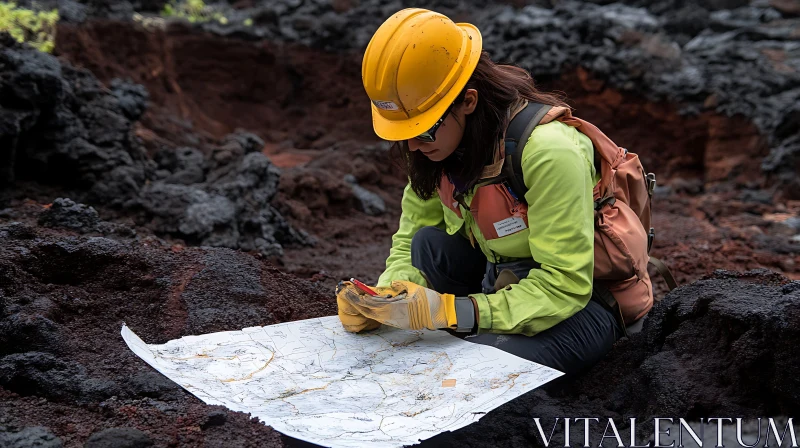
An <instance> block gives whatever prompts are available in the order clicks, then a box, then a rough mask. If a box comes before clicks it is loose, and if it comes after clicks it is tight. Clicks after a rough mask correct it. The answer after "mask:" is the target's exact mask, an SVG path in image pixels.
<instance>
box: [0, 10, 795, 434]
mask: <svg viewBox="0 0 800 448" xmlns="http://www.w3.org/2000/svg"><path fill="white" fill-rule="evenodd" d="M23 3H24V2H23ZM44 3H47V2H44ZM51 3H53V5H55V6H58V7H59V8H60V10H61V12H62V17H63V21H62V23H61V24H60V25H59V38H58V41H57V49H56V54H57V56H59V57H58V58H55V57H52V56H49V55H44V54H41V53H35V52H33V51H31V50H29V49H27V48H24V47H22V46H20V45H17V44H15V43H13V42H12V41H11V40H10V39H8V38H6V37H0V91H2V95H0V183H2V187H0V254H2V255H1V256H0V397H2V399H1V400H0V447H4V446H15V447H16V446H25V447H27V446H53V447H55V446H83V445H84V444H85V445H86V446H92V447H100V446H131V447H133V446H150V445H154V446H199V445H203V446H273V445H274V446H282V445H288V446H305V444H304V443H301V442H298V441H295V440H293V439H290V438H287V437H285V436H281V435H280V434H278V433H276V432H274V431H272V430H271V429H270V428H269V427H266V426H264V425H263V424H261V423H259V422H256V421H253V420H250V419H249V418H248V416H247V415H244V414H241V413H235V412H228V411H226V410H225V409H222V408H219V407H210V406H206V405H204V404H202V403H201V402H200V401H199V400H197V399H196V398H194V397H193V396H191V395H189V394H188V393H186V392H184V391H183V390H182V389H180V388H179V387H178V386H177V385H175V384H173V383H171V382H170V381H168V380H166V379H165V378H163V377H162V376H161V375H159V374H158V373H156V372H155V371H153V370H152V369H151V368H149V367H148V366H147V365H145V364H144V363H143V362H142V361H140V360H139V359H138V358H136V357H135V355H133V354H132V353H130V352H129V351H128V350H127V348H126V347H125V345H124V343H123V342H122V340H121V338H120V337H119V328H120V326H121V324H122V322H125V323H127V324H128V325H129V326H131V327H132V328H134V329H135V331H136V332H137V334H139V335H141V336H142V338H143V339H144V340H146V341H147V342H152V343H161V342H165V341H167V340H169V339H173V338H177V337H180V336H182V335H187V334H197V333H207V332H212V331H221V330H229V329H238V328H242V327H243V326H249V325H268V324H272V323H278V322H284V321H291V320H297V319H304V318H309V317H315V316H324V315H330V314H332V313H334V312H335V302H334V299H333V294H332V287H333V285H334V284H335V283H336V282H337V281H338V280H339V279H341V278H344V277H350V276H356V277H359V278H361V279H362V280H365V281H367V282H374V281H375V280H376V279H377V277H378V275H379V274H380V272H381V271H382V268H383V262H384V260H385V257H386V255H387V254H388V249H389V245H390V238H391V235H392V233H393V231H394V230H395V229H396V226H397V218H398V216H399V198H400V194H401V191H402V187H403V186H404V175H403V173H402V171H401V170H399V169H398V168H397V167H395V166H394V165H392V163H391V161H390V160H389V157H388V146H387V145H386V144H385V143H382V142H380V141H378V140H377V139H376V138H375V137H374V136H373V134H372V132H371V127H370V126H371V124H370V119H369V109H368V105H367V102H366V99H365V96H364V94H363V91H362V88H361V85H360V77H359V73H360V54H359V52H360V50H361V49H363V47H364V46H365V45H366V42H367V40H368V39H369V36H370V35H371V33H372V31H374V29H375V28H376V27H377V26H378V25H379V24H380V22H381V21H382V20H383V19H385V17H387V16H388V15H389V14H391V13H392V12H394V11H395V10H397V9H399V8H400V7H401V6H402V5H401V3H400V2H396V3H392V4H388V5H384V4H382V3H380V2H377V1H346V0H345V1H332V2H326V1H314V2H312V1H303V0H296V1H295V0H293V1H288V0H287V1H280V2H277V1H257V0H252V1H242V2H237V3H233V4H227V3H220V4H217V7H218V8H220V10H222V11H225V13H226V14H227V15H228V16H229V17H230V18H231V23H230V24H229V25H228V26H221V25H218V24H217V25H212V24H206V25H200V26H195V27H190V26H188V25H186V24H183V23H180V22H173V21H163V20H161V19H156V18H154V16H153V15H152V13H154V12H157V11H158V10H159V9H160V8H161V5H162V4H163V3H162V2H159V1H141V2H133V3H127V2H99V1H97V2H96V1H91V2H90V1H86V2H76V1H74V0H58V1H57V2H51ZM524 3H525V2H506V3H493V2H481V1H478V0H472V1H438V2H425V3H424V4H423V2H415V3H414V4H415V5H422V6H428V7H433V8H436V9H439V10H442V11H443V12H446V13H448V14H450V15H451V16H452V17H453V18H456V19H458V20H470V21H473V22H475V23H476V24H478V25H479V26H480V27H481V29H482V31H483V33H484V36H485V40H486V47H487V50H489V51H490V52H491V53H492V54H493V55H494V56H495V57H496V58H497V59H500V60H506V61H514V62H517V63H519V64H521V65H523V66H525V67H527V68H529V69H531V70H532V71H533V73H534V76H535V77H536V78H537V80H538V81H539V82H540V85H541V86H542V87H544V88H549V89H559V90H562V91H564V92H565V93H566V94H567V96H568V99H569V101H570V103H571V104H573V105H574V106H575V108H576V112H575V113H576V115H578V116H581V117H582V118H585V119H587V120H589V121H592V122H593V123H595V124H597V125H598V126H600V127H601V129H603V130H605V131H606V132H607V133H608V134H609V135H610V136H611V137H612V138H614V139H615V140H616V141H617V142H618V143H619V144H621V145H624V146H626V147H628V148H629V149H631V150H632V151H635V152H637V153H639V154H640V155H641V157H642V159H643V161H644V164H645V168H646V169H648V170H649V171H654V172H656V173H657V175H658V177H659V181H660V183H659V185H660V187H659V188H658V189H657V192H656V196H655V199H654V201H655V202H654V207H655V212H654V224H655V226H656V229H657V238H656V242H655V246H654V251H653V253H654V255H656V256H659V257H660V258H662V259H664V260H665V261H666V262H667V263H668V264H669V265H670V267H671V268H672V270H673V272H674V273H675V275H676V277H677V279H678V281H679V282H680V283H682V284H684V285H685V286H683V287H682V288H680V289H678V290H676V291H675V292H672V293H670V294H668V295H666V294H665V293H666V287H665V285H664V284H663V282H662V281H656V289H657V291H658V296H659V297H664V300H663V301H662V302H660V303H659V304H657V305H656V307H655V308H654V310H653V312H652V313H651V315H650V317H649V319H648V322H647V324H646V328H645V330H644V332H643V333H641V334H639V335H636V336H634V337H632V338H630V339H625V340H623V341H621V342H620V343H618V344H617V346H616V347H615V349H614V351H613V352H612V353H611V354H610V355H609V356H608V357H607V358H606V359H605V360H604V361H603V362H602V363H601V364H600V365H598V366H596V367H595V368H593V369H592V370H591V371H590V372H588V373H587V374H586V375H583V376H581V377H579V378H575V379H572V380H569V381H560V382H557V383H555V384H550V385H548V386H546V387H544V388H543V389H542V390H537V391H534V392H533V393H530V394H527V395H525V396H524V397H521V398H519V399H517V400H514V401H513V402H511V403H508V404H507V405H505V406H502V407H501V408H499V409H498V410H496V411H494V412H492V413H490V414H489V415H488V416H486V417H485V418H484V419H482V420H481V421H480V422H479V423H477V424H474V425H471V426H469V427H467V428H465V429H463V430H460V431H458V432H456V433H452V434H449V433H448V434H443V435H440V436H438V437H436V438H434V439H432V440H430V441H428V442H426V443H425V444H426V445H427V446H443V445H444V446H451V445H452V446H456V445H459V446H464V445H466V446H509V447H510V446H529V445H531V444H535V443H537V440H536V439H537V436H536V434H537V431H536V429H535V426H534V424H533V420H532V418H533V417H542V418H543V419H550V421H552V418H554V417H556V416H565V415H566V416H585V415H592V416H594V415H597V416H601V417H617V418H622V417H628V416H637V417H640V418H643V419H647V418H651V417H653V416H675V417H684V418H687V419H689V418H699V417H708V416H715V415H735V416H779V415H793V414H796V413H797V410H798V407H797V403H800V400H799V398H800V397H798V396H797V395H798V393H800V385H798V384H796V383H797V381H798V379H797V378H800V375H798V374H799V373H800V365H798V362H799V361H798V358H797V357H796V356H793V352H792V350H793V347H795V346H796V345H797V342H798V338H800V327H798V325H800V324H798V322H800V319H798V317H800V311H798V309H799V307H800V297H798V294H800V286H798V285H800V283H799V282H798V280H800V185H799V184H798V183H797V182H798V180H797V179H798V178H800V177H798V176H797V173H798V172H800V109H798V104H800V101H799V100H800V18H798V15H800V4H797V2H793V1H772V2H767V1H758V0H756V1H752V2H748V1H746V0H715V1H713V2H707V3H706V4H705V5H704V6H698V5H697V4H695V3H691V2H682V1H680V0H663V1H659V2H644V1H637V0H634V1H626V2H624V3H612V4H606V3H609V2H600V1H597V2H591V3H588V2H587V3H579V2H576V1H565V2H553V4H551V3H550V2H548V1H535V2H528V3H530V4H528V5H525V4H524ZM247 18H251V19H252V20H253V22H254V24H253V25H252V26H245V25H244V24H243V21H244V20H245V19H247ZM145 19H148V20H145ZM753 269H756V270H755V271H754V270H753ZM735 271H738V272H735ZM621 430H622V429H621ZM562 443H563V442H562Z"/></svg>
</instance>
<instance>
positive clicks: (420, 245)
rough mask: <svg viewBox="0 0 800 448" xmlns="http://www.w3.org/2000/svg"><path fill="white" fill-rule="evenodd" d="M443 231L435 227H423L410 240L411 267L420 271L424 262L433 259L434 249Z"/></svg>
mask: <svg viewBox="0 0 800 448" xmlns="http://www.w3.org/2000/svg"><path fill="white" fill-rule="evenodd" d="M442 233H444V231H443V230H441V229H439V228H437V227H432V226H428V227H423V228H421V229H419V230H417V232H416V233H415V234H414V236H413V237H412V238H411V265H412V266H414V267H415V268H417V269H421V267H422V265H423V264H424V263H425V261H426V260H430V259H431V258H432V257H433V252H434V247H436V246H437V244H436V243H437V241H438V240H439V239H441V237H442Z"/></svg>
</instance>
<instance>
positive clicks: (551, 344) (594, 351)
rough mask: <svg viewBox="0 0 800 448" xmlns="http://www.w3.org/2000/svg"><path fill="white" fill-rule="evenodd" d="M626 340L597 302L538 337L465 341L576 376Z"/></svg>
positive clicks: (485, 336) (502, 336) (488, 337)
mask: <svg viewBox="0 0 800 448" xmlns="http://www.w3.org/2000/svg"><path fill="white" fill-rule="evenodd" d="M620 337H622V328H620V326H619V324H618V323H617V321H616V320H615V319H614V316H613V314H611V312H610V311H608V310H607V309H606V308H604V307H603V305H601V304H600V303H598V302H596V301H595V300H590V301H589V303H588V304H587V305H586V307H585V308H584V309H582V310H581V311H578V312H577V313H576V314H575V315H573V316H572V317H570V318H568V319H566V320H564V321H563V322H561V323H559V324H556V325H555V326H553V327H551V328H549V329H547V330H545V331H543V332H541V333H538V334H536V335H534V336H525V335H521V334H493V333H484V334H479V335H477V336H467V337H466V338H465V339H464V340H465V341H467V342H473V343H476V344H483V345H491V346H493V347H497V348H499V349H500V350H503V351H504V352H508V353H511V354H512V355H516V356H519V357H520V358H525V359H527V360H529V361H533V362H536V363H539V364H542V365H545V366H547V367H552V368H554V369H557V370H560V371H562V372H564V373H565V374H567V375H568V376H569V375H573V374H575V373H578V372H580V371H581V370H584V369H585V368H588V367H590V366H592V365H594V364H595V363H596V362H597V361H599V360H600V359H601V358H602V357H603V356H605V354H606V353H608V351H609V350H611V347H612V346H613V345H614V342H616V340H617V339H619V338H620Z"/></svg>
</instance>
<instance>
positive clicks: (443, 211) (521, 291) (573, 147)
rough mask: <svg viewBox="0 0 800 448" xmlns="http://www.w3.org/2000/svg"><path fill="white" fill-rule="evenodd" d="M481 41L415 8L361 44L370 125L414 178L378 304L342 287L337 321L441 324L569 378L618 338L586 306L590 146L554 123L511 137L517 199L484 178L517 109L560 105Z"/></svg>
mask: <svg viewBox="0 0 800 448" xmlns="http://www.w3.org/2000/svg"><path fill="white" fill-rule="evenodd" d="M481 44H482V41H481V35H480V33H479V31H478V29H477V28H475V27H474V26H472V25H470V24H464V23H461V24H455V23H453V22H452V21H451V20H450V19H448V18H447V17H445V16H443V15H441V14H438V13H435V12H432V11H427V10H423V9H406V10H403V11H400V12H398V13H397V14H395V15H394V16H392V17H391V18H390V19H388V20H387V21H386V22H385V23H384V24H383V25H382V26H381V27H380V28H379V29H378V30H377V32H376V33H375V35H374V36H373V38H372V40H371V41H370V44H369V46H368V47H367V50H366V53H365V55H364V61H363V66H362V78H363V82H364V87H365V89H366V91H367V94H368V95H369V97H370V99H371V100H372V117H373V126H374V129H375V132H376V133H377V134H378V136H379V137H381V138H383V139H385V140H391V141H395V142H397V143H396V144H395V147H394V151H395V154H399V156H400V157H401V159H402V161H403V162H404V163H405V165H406V168H407V170H408V174H409V181H410V182H409V184H408V186H407V187H406V189H405V191H404V193H403V200H402V216H401V218H400V228H399V230H398V231H397V233H396V234H395V235H394V237H393V238H392V248H391V252H390V255H389V258H388V259H387V261H386V270H385V272H384V273H383V274H382V275H381V277H380V279H379V281H378V286H377V288H375V290H376V293H377V294H376V296H378V297H374V296H371V295H370V294H365V293H364V292H363V291H362V290H360V289H358V288H356V287H355V286H354V285H350V284H346V283H345V284H344V287H343V288H342V289H340V291H339V293H338V295H337V299H338V304H339V316H340V318H341V319H342V322H343V324H344V326H345V328H346V329H347V330H348V331H362V330H368V329H373V328H376V327H377V326H379V325H380V324H381V323H383V324H389V325H393V326H396V327H399V328H407V329H419V328H431V329H435V328H445V329H450V330H454V331H456V332H457V333H458V334H469V335H470V336H467V338H466V339H465V340H467V341H470V342H474V343H480V344H487V345H492V346H496V347H498V348H500V349H502V350H505V351H507V352H510V353H513V354H515V355H517V356H520V357H523V358H526V359H529V360H532V361H535V362H538V363H541V364H544V365H547V366H550V367H553V368H556V369H558V370H561V371H563V372H565V373H567V374H571V373H575V372H578V371H580V370H582V369H583V368H585V367H587V366H589V365H591V364H593V363H595V362H596V361H597V360H598V359H600V358H601V357H602V356H603V355H604V354H605V353H606V352H608V351H609V350H610V349H611V347H612V345H613V344H614V342H615V341H616V340H617V338H619V337H620V336H621V335H622V333H623V329H622V327H621V325H620V324H619V323H618V322H617V319H615V315H614V314H612V312H611V311H610V310H609V309H608V308H607V307H605V306H604V305H603V304H601V303H600V302H599V301H595V300H590V299H591V297H592V275H593V267H594V221H593V219H594V200H593V193H592V189H593V187H594V186H595V184H597V182H598V180H599V179H600V173H598V172H597V170H596V169H595V165H594V162H593V161H594V149H593V145H592V141H591V140H590V139H589V137H587V136H586V135H584V134H582V133H581V132H579V131H578V130H576V128H575V127H573V126H569V125H567V124H564V123H562V122H561V121H558V120H550V122H549V123H547V124H541V125H539V126H537V127H536V128H535V129H534V130H533V133H532V134H531V137H530V139H529V140H528V141H527V142H520V145H524V147H523V148H522V149H521V157H520V159H521V168H522V172H523V175H524V183H525V186H526V188H527V193H525V194H524V201H523V200H520V198H518V197H516V196H515V194H514V192H513V191H512V189H511V188H509V186H508V184H507V183H496V182H493V180H496V179H498V175H499V173H500V170H501V167H502V165H503V160H504V157H505V147H504V145H503V142H504V137H505V132H506V129H507V127H508V125H509V122H510V121H511V119H512V118H513V117H514V116H515V114H516V113H517V112H519V111H520V110H522V109H523V108H525V106H526V105H527V104H528V103H529V102H531V103H541V104H547V105H551V106H554V108H553V109H552V111H558V112H560V113H562V114H563V113H566V114H567V115H568V114H569V109H568V107H567V105H566V104H564V103H563V102H562V101H561V100H560V99H559V98H557V97H555V96H553V95H550V94H545V93H542V92H539V91H538V90H537V89H536V88H535V87H534V83H533V80H532V78H531V76H530V74H528V73H527V72H526V71H525V70H523V69H521V68H518V67H513V66H506V65H498V64H495V63H494V62H492V61H491V60H490V58H489V57H488V55H487V54H486V53H484V52H482V48H481ZM548 115H549V114H548ZM488 197H494V199H493V201H494V202H495V204H489V202H488V201H489V200H488V199H486V198H488ZM497 198H500V199H499V200H500V201H501V202H502V201H503V200H504V199H503V198H505V200H507V201H508V203H509V204H510V207H511V215H509V217H507V218H506V219H502V220H500V221H496V222H491V219H492V218H491V216H487V215H491V213H490V212H489V211H487V210H486V209H487V208H488V207H495V206H496V202H497V200H498V199H497ZM525 204H527V211H525V210H526V209H525ZM478 217H479V218H478ZM487 219H488V221H487ZM436 291H439V292H441V293H442V294H440V293H438V292H436Z"/></svg>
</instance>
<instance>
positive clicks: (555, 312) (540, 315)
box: [472, 122, 594, 336]
mask: <svg viewBox="0 0 800 448" xmlns="http://www.w3.org/2000/svg"><path fill="white" fill-rule="evenodd" d="M546 126H550V127H551V128H549V129H548V130H544V129H542V131H541V132H537V131H538V130H539V129H540V128H544V127H546ZM581 138H583V139H585V140H583V141H581ZM534 141H535V143H534ZM587 142H588V145H589V146H588V148H587ZM592 154H593V153H592V149H591V142H590V141H588V138H586V137H585V136H583V135H582V134H579V133H578V131H577V130H575V129H574V128H570V127H568V126H566V125H564V124H563V123H559V122H555V123H552V124H549V125H543V126H540V127H539V128H537V129H536V130H535V131H534V134H533V135H532V137H531V139H530V140H528V142H527V143H526V146H525V149H524V151H523V157H522V170H523V174H524V180H525V185H526V186H527V187H528V192H527V193H526V194H525V199H526V200H527V202H528V223H529V226H530V232H529V234H530V236H529V238H528V243H529V244H530V250H531V254H532V255H533V258H534V260H536V261H537V262H539V263H540V264H541V269H532V270H531V271H530V274H529V275H528V277H527V278H524V279H521V280H520V282H519V284H516V285H512V286H511V287H510V288H507V289H503V290H500V291H498V292H496V293H494V294H488V295H485V294H474V295H472V297H474V298H475V300H476V303H477V305H478V310H479V314H480V322H479V331H480V332H492V333H521V334H525V335H528V336H531V335H534V334H536V333H539V332H541V331H544V330H546V329H548V328H550V327H552V326H553V325H555V324H557V323H559V322H561V321H563V320H564V319H567V318H568V317H570V316H572V315H573V314H575V313H577V312H578V311H580V310H581V309H583V307H585V306H586V304H587V303H588V302H589V299H590V297H591V291H592V273H593V270H594V202H593V198H592V188H593V186H594V169H593V167H592V163H591V162H590V161H589V160H588V157H591V155H592Z"/></svg>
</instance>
